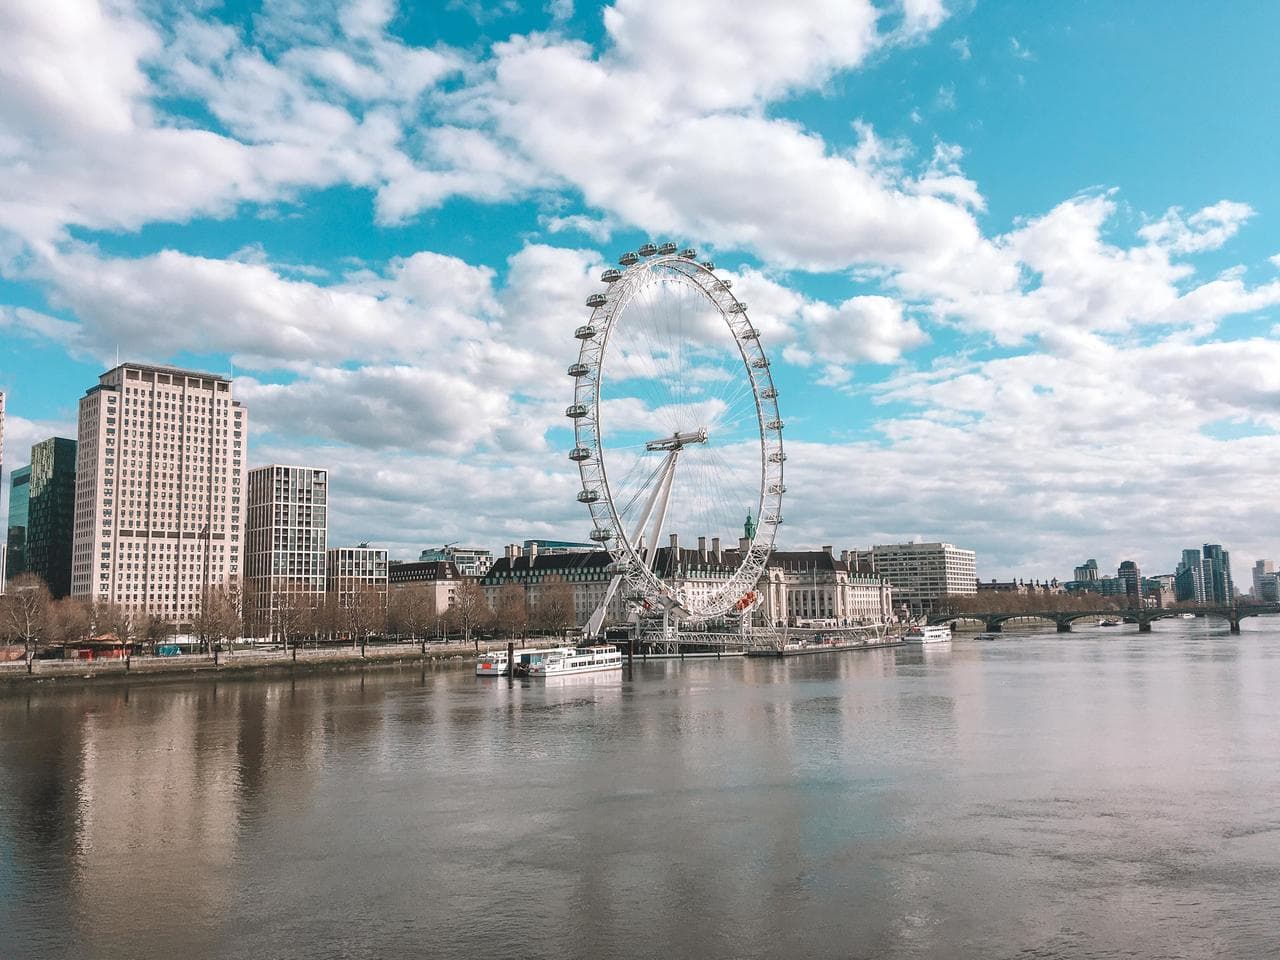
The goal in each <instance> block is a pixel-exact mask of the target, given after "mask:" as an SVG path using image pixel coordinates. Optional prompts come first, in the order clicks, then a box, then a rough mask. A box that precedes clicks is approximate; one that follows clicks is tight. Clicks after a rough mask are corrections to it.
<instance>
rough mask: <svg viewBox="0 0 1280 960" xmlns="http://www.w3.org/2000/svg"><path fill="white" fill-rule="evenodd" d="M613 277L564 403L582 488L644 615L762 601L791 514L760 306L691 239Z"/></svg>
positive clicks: (667, 617) (585, 332) (646, 252)
mask: <svg viewBox="0 0 1280 960" xmlns="http://www.w3.org/2000/svg"><path fill="white" fill-rule="evenodd" d="M618 263H619V266H620V267H622V269H620V270H619V269H608V270H605V271H604V273H603V274H602V275H601V277H600V279H601V281H602V283H603V284H604V290H603V291H602V292H598V293H593V294H592V295H591V296H589V297H588V298H587V301H586V305H587V306H588V307H589V308H591V316H590V319H589V320H588V321H587V322H586V323H584V324H582V325H580V326H578V327H577V329H576V330H575V331H574V336H575V337H576V338H577V339H578V340H579V341H580V344H581V346H580V347H579V352H578V359H577V362H575V363H573V364H572V365H570V367H569V369H568V374H569V376H570V377H572V378H573V379H574V402H573V403H572V404H571V405H570V406H569V407H568V409H566V410H565V414H566V416H568V417H569V418H570V419H571V420H572V422H573V430H574V438H575V443H574V447H573V449H572V450H571V451H570V453H569V459H570V460H572V461H574V462H575V463H577V464H578V469H579V472H580V474H581V478H582V489H581V490H580V491H579V492H578V501H579V502H580V503H583V504H585V505H586V506H587V507H588V508H589V509H590V511H591V517H592V521H593V527H592V530H591V534H590V536H591V539H592V540H594V541H595V542H597V543H599V544H600V545H601V546H602V547H603V548H605V549H607V550H609V552H610V553H611V554H612V557H613V564H612V568H611V569H612V571H613V573H614V576H613V579H612V581H611V583H610V587H609V595H608V596H607V597H606V598H605V601H604V603H602V604H601V605H600V608H599V609H598V610H597V611H596V615H595V616H593V617H592V618H591V621H590V622H589V623H588V625H587V632H588V633H594V632H597V631H598V630H599V628H600V625H601V623H602V622H603V619H604V616H605V609H606V607H607V606H608V603H609V599H610V598H611V597H612V596H613V595H614V592H615V590H617V589H621V590H623V592H624V596H625V598H626V600H627V601H628V602H629V604H630V606H631V609H632V610H633V611H634V615H635V616H636V617H637V618H641V619H643V618H648V617H662V618H663V620H664V622H669V621H671V620H675V621H682V622H685V623H699V622H705V621H708V620H712V619H715V618H720V617H724V616H726V615H733V614H735V613H742V612H745V611H748V610H749V609H750V608H751V607H752V606H754V605H755V603H756V602H757V600H758V598H757V596H756V592H755V591H756V586H757V584H758V582H759V580H760V576H761V574H762V573H763V571H764V567H765V564H766V563H767V562H768V558H769V554H770V552H771V551H772V549H773V543H774V538H775V535H776V532H777V526H778V524H779V523H781V522H782V495H783V492H784V491H785V489H786V488H785V486H784V484H783V464H784V461H785V460H786V454H785V453H784V452H783V449H782V419H781V418H780V417H779V415H778V400H777V398H778V392H777V390H776V389H775V387H774V384H773V376H772V374H771V372H770V369H769V358H768V356H766V354H765V352H764V350H763V348H762V347H761V345H760V333H759V331H758V330H757V329H756V327H755V326H753V325H752V323H751V320H750V319H749V317H748V316H747V305H746V304H745V303H743V302H742V301H741V300H739V299H738V298H737V297H735V296H734V294H733V293H732V292H731V290H730V287H731V281H729V280H728V279H721V278H720V277H718V276H717V275H716V273H715V264H714V263H712V262H710V261H707V260H704V261H702V262H699V261H698V260H697V252H696V251H694V250H692V249H684V250H679V251H677V248H676V245H675V244H674V243H663V244H661V245H660V246H659V245H655V244H652V243H647V244H645V245H644V246H642V247H640V248H639V250H638V251H636V252H630V253H626V254H624V255H623V256H622V257H621V258H620V259H619V261H618Z"/></svg>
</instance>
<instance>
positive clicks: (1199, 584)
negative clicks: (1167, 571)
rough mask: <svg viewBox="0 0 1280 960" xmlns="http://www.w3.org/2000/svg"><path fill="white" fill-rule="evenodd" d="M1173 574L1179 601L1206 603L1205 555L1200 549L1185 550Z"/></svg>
mask: <svg viewBox="0 0 1280 960" xmlns="http://www.w3.org/2000/svg"><path fill="white" fill-rule="evenodd" d="M1173 576H1174V584H1175V595H1176V597H1177V600H1178V602H1179V603H1204V600H1205V590H1204V557H1203V556H1202V555H1201V553H1200V551H1199V550H1196V549H1194V548H1192V549H1189V550H1183V551H1182V559H1181V560H1180V561H1178V566H1177V569H1176V570H1175V571H1174V575H1173Z"/></svg>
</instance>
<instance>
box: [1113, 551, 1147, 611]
mask: <svg viewBox="0 0 1280 960" xmlns="http://www.w3.org/2000/svg"><path fill="white" fill-rule="evenodd" d="M1116 579H1117V580H1119V581H1120V583H1121V584H1122V585H1123V587H1124V595H1125V597H1127V598H1128V599H1129V601H1130V602H1131V604H1132V605H1134V606H1141V605H1142V571H1141V570H1139V569H1138V565H1137V564H1136V563H1134V562H1133V561H1132V560H1123V561H1121V563H1120V569H1119V570H1117V571H1116Z"/></svg>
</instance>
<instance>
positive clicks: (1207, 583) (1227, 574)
mask: <svg viewBox="0 0 1280 960" xmlns="http://www.w3.org/2000/svg"><path fill="white" fill-rule="evenodd" d="M1204 598H1205V602H1206V603H1220V604H1229V603H1234V602H1235V598H1236V587H1235V583H1234V582H1232V580H1231V553H1230V551H1228V550H1223V549H1222V546H1221V545H1220V544H1217V543H1206V544H1205V545H1204Z"/></svg>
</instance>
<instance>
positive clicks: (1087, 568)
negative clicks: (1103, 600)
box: [1075, 559, 1099, 583]
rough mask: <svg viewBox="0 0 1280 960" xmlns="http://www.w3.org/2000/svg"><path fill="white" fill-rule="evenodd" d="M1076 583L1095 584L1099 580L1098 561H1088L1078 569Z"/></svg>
mask: <svg viewBox="0 0 1280 960" xmlns="http://www.w3.org/2000/svg"><path fill="white" fill-rule="evenodd" d="M1075 574H1076V579H1075V582H1076V583H1093V582H1095V581H1097V580H1098V579H1099V574H1098V561H1097V560H1092V559H1090V560H1086V561H1085V562H1084V563H1082V564H1080V566H1078V567H1076V571H1075Z"/></svg>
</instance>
